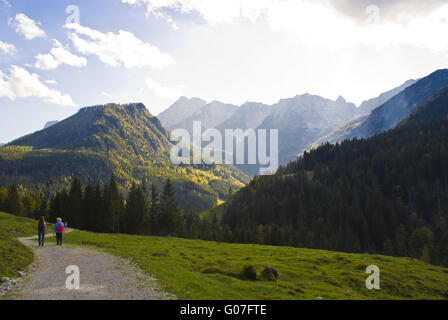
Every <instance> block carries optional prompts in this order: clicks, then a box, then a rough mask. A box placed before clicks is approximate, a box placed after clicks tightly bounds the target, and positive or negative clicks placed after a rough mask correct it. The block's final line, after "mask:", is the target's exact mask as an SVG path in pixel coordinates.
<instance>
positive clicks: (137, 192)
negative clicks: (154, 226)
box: [125, 184, 149, 234]
mask: <svg viewBox="0 0 448 320" xmlns="http://www.w3.org/2000/svg"><path fill="white" fill-rule="evenodd" d="M148 207H149V206H148V199H147V197H146V194H145V192H144V189H143V188H142V187H141V186H136V185H135V184H133V185H132V187H131V191H130V192H129V198H128V201H127V203H126V214H125V226H126V232H127V233H131V234H142V233H144V227H143V218H144V217H145V215H146V214H147V212H148Z"/></svg>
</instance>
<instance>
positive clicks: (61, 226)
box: [53, 218, 65, 246]
mask: <svg viewBox="0 0 448 320" xmlns="http://www.w3.org/2000/svg"><path fill="white" fill-rule="evenodd" d="M64 230H65V226H64V224H63V223H62V220H61V218H57V219H56V224H55V225H54V230H53V232H54V233H56V246H62V235H63V233H64Z"/></svg>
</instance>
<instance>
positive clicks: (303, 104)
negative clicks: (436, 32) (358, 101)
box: [161, 94, 357, 175]
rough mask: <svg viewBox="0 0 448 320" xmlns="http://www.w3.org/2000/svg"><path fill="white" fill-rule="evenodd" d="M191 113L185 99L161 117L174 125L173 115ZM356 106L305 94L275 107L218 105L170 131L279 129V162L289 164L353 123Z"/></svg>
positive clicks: (255, 171)
mask: <svg viewBox="0 0 448 320" xmlns="http://www.w3.org/2000/svg"><path fill="white" fill-rule="evenodd" d="M182 103H187V104H186V105H185V106H184V108H185V109H191V107H190V105H191V99H186V98H181V99H179V100H178V101H177V102H175V103H174V104H173V105H172V106H171V107H170V108H168V109H167V110H166V111H164V112H163V113H162V114H161V118H162V121H163V119H165V122H166V123H168V124H171V123H173V122H174V121H173V119H169V115H170V114H173V113H174V111H175V110H178V109H179V108H181V106H182ZM356 109H357V108H356V106H355V105H354V104H353V103H349V102H347V101H345V99H344V98H343V97H339V98H338V99H337V100H336V101H333V100H330V99H325V98H322V97H319V96H316V95H310V94H303V95H297V96H295V97H293V98H290V99H282V100H280V101H279V102H278V103H276V104H273V105H266V104H262V103H256V102H247V103H245V104H243V105H242V106H240V107H238V106H235V105H231V104H225V103H221V102H218V101H213V102H211V103H208V104H205V105H203V106H201V107H198V110H197V111H196V112H194V113H192V114H191V115H189V116H188V117H186V118H185V119H183V120H182V121H181V122H178V123H177V124H175V125H171V126H168V127H169V129H171V130H172V129H177V128H183V129H186V130H188V131H189V132H190V133H192V125H193V121H201V123H202V129H203V130H205V129H211V128H214V129H218V130H220V131H221V132H222V133H223V136H224V131H225V129H243V130H247V129H255V130H257V129H266V130H269V129H278V130H279V160H280V163H281V164H286V163H288V162H289V161H291V160H295V159H296V158H297V154H298V153H299V152H301V151H302V150H303V149H304V148H305V147H306V146H307V145H308V143H310V142H311V141H315V140H316V139H318V138H319V137H321V136H322V135H326V134H329V133H330V132H331V131H332V130H333V129H335V128H336V127H338V126H339V125H341V124H343V123H345V122H346V121H349V120H351V119H352V118H353V117H354V115H355V113H356ZM241 168H242V169H243V170H244V171H245V172H246V173H249V174H251V175H254V174H258V171H259V166H258V165H252V166H251V165H245V166H241Z"/></svg>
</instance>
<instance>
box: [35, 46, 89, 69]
mask: <svg viewBox="0 0 448 320" xmlns="http://www.w3.org/2000/svg"><path fill="white" fill-rule="evenodd" d="M36 60H37V61H36V63H35V65H34V66H35V67H36V68H38V69H42V70H53V69H56V68H57V67H59V66H60V65H61V64H66V65H69V66H72V67H78V68H82V67H85V66H87V59H86V58H84V57H79V56H77V55H75V54H73V53H71V52H70V51H68V50H67V49H65V48H64V47H63V46H62V44H60V43H59V42H58V41H57V40H54V47H53V49H51V51H50V53H48V54H39V55H37V56H36Z"/></svg>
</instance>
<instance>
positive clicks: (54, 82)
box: [45, 80, 58, 84]
mask: <svg viewBox="0 0 448 320" xmlns="http://www.w3.org/2000/svg"><path fill="white" fill-rule="evenodd" d="M45 83H47V84H58V82H57V81H56V80H45Z"/></svg>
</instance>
